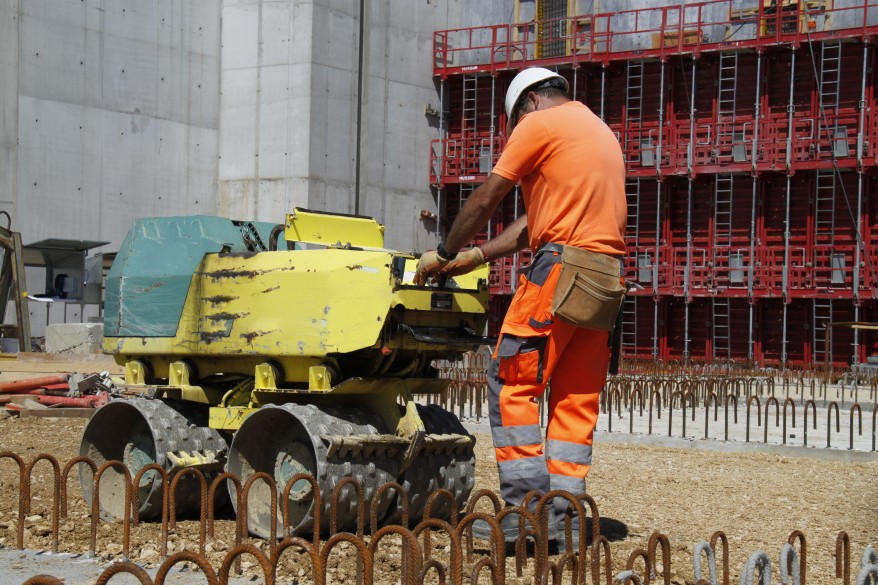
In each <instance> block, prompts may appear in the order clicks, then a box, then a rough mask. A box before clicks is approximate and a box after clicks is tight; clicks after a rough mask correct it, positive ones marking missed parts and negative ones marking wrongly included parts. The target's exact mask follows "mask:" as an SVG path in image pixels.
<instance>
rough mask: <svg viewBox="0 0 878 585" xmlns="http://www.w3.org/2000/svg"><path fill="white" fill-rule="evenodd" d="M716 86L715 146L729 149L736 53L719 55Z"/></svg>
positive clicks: (735, 95) (735, 83) (733, 108)
mask: <svg viewBox="0 0 878 585" xmlns="http://www.w3.org/2000/svg"><path fill="white" fill-rule="evenodd" d="M717 85H718V92H717V101H716V121H717V124H718V125H719V126H718V128H717V132H716V144H717V146H718V147H721V146H724V147H730V146H731V144H732V143H733V142H734V131H733V128H731V127H730V126H729V124H734V122H735V101H736V98H737V95H738V52H737V51H727V52H725V53H720V55H719V83H718V84H717ZM723 154H724V155H725V154H726V153H725V152H724V153H723ZM729 154H730V153H729Z"/></svg>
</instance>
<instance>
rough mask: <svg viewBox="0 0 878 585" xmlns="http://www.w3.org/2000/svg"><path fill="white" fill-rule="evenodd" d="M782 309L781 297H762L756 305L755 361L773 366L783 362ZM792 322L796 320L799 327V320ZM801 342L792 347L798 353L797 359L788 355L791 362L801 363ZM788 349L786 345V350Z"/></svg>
mask: <svg viewBox="0 0 878 585" xmlns="http://www.w3.org/2000/svg"><path fill="white" fill-rule="evenodd" d="M783 310H784V303H783V300H781V299H763V300H761V301H759V303H758V304H757V305H756V311H757V313H758V318H757V323H758V331H757V333H758V334H757V336H756V339H757V343H756V353H755V355H754V359H755V360H756V362H757V363H760V364H765V365H773V366H776V365H780V364H782V363H783V361H782V360H783V357H784V356H783V351H784V347H783V345H784V344H783ZM799 318H800V319H802V318H804V315H800V316H799ZM792 322H793V323H795V322H798V323H799V329H801V323H802V321H801V320H799V321H792ZM801 343H802V342H801V340H800V341H799V345H797V346H795V347H794V348H793V351H794V352H798V354H799V355H798V359H795V356H789V357H790V358H791V362H792V363H802V355H803V354H802V351H803V350H802V346H801ZM789 351H790V348H789V347H788V349H787V352H789Z"/></svg>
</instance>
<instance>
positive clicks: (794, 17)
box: [433, 0, 878, 79]
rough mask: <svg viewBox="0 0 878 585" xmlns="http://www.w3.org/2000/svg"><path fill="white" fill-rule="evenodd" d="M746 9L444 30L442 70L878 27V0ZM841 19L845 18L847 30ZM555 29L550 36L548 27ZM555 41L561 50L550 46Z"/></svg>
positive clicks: (688, 8) (784, 40) (827, 35)
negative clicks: (547, 45)
mask: <svg viewBox="0 0 878 585" xmlns="http://www.w3.org/2000/svg"><path fill="white" fill-rule="evenodd" d="M755 4H756V6H754V7H752V8H750V9H747V8H746V7H744V8H742V6H741V2H740V0H707V1H704V2H693V3H687V4H686V5H685V6H676V5H669V6H661V7H637V8H632V9H629V10H619V11H616V12H606V13H604V12H598V13H594V14H588V15H574V16H569V17H565V18H555V19H547V20H543V21H540V22H529V23H510V24H500V25H487V26H478V27H469V28H462V29H452V30H443V31H436V32H435V33H434V36H433V46H434V66H433V73H434V75H436V76H438V77H440V78H442V79H444V78H447V77H448V76H453V75H460V74H474V73H493V74H496V73H498V72H502V71H508V70H512V69H521V68H524V67H529V66H533V65H541V66H566V67H572V68H575V67H579V66H581V65H582V64H585V63H593V62H598V63H611V62H614V61H620V60H628V59H644V58H646V59H649V58H658V59H667V58H670V57H673V56H676V55H680V54H691V55H695V56H699V55H703V54H706V53H711V52H716V51H723V50H729V49H750V50H754V51H756V50H761V51H764V50H767V49H770V48H771V47H773V46H778V45H781V46H799V45H800V44H803V43H806V42H812V41H816V42H822V41H823V40H827V39H829V40H834V39H836V38H864V37H870V36H872V35H874V34H876V32H878V26H876V20H878V19H876V18H875V14H876V13H878V2H876V1H875V0H865V1H864V2H862V4H861V5H859V6H857V5H838V6H828V7H827V6H823V5H821V6H818V7H814V6H806V3H805V2H800V3H797V4H796V5H794V6H787V7H785V8H784V10H782V11H779V10H777V8H776V6H777V4H776V3H769V4H767V5H766V4H764V3H758V2H757V3H755ZM836 23H845V25H846V28H839V27H838V25H837V24H836ZM546 30H550V31H553V38H552V39H550V40H548V41H547V40H546V39H545V38H544V34H541V32H540V31H546ZM547 42H548V43H551V45H552V46H553V47H558V48H560V49H561V50H560V51H553V52H552V55H551V56H548V55H546V51H544V50H542V48H543V47H544V46H545V43H547Z"/></svg>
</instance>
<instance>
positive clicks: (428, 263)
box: [412, 250, 450, 285]
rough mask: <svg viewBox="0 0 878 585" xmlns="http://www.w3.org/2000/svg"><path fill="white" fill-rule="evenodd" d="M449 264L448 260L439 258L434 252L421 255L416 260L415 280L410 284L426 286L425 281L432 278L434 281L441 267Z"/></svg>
mask: <svg viewBox="0 0 878 585" xmlns="http://www.w3.org/2000/svg"><path fill="white" fill-rule="evenodd" d="M448 264H450V262H448V260H443V259H441V258H439V254H437V253H436V250H430V251H429V252H424V253H423V254H421V257H420V259H418V267H417V268H416V269H415V278H414V279H413V280H412V282H413V283H414V284H415V285H422V284H423V285H426V284H427V281H428V280H429V279H430V278H432V279H433V280H434V281H435V280H436V279H437V278H438V277H439V272H440V271H441V270H442V268H443V267H445V266H446V265H448Z"/></svg>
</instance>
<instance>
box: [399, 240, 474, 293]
mask: <svg viewBox="0 0 878 585" xmlns="http://www.w3.org/2000/svg"><path fill="white" fill-rule="evenodd" d="M485 262H486V260H485V255H484V253H482V250H481V248H479V247H478V246H477V247H474V248H470V249H469V250H464V251H462V252H458V253H457V256H455V258H454V260H451V261H450V262H446V261H444V260H441V259H440V258H439V256H438V255H437V254H436V251H435V250H431V251H429V252H424V253H423V254H422V255H421V259H420V260H418V267H417V271H416V273H415V278H414V281H413V282H414V283H415V284H427V281H428V280H431V279H432V282H434V283H435V282H437V281H438V280H439V278H440V277H442V276H459V275H461V274H468V273H470V272H472V271H473V270H475V269H476V268H478V267H479V266H481V265H482V264H484V263H485Z"/></svg>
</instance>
